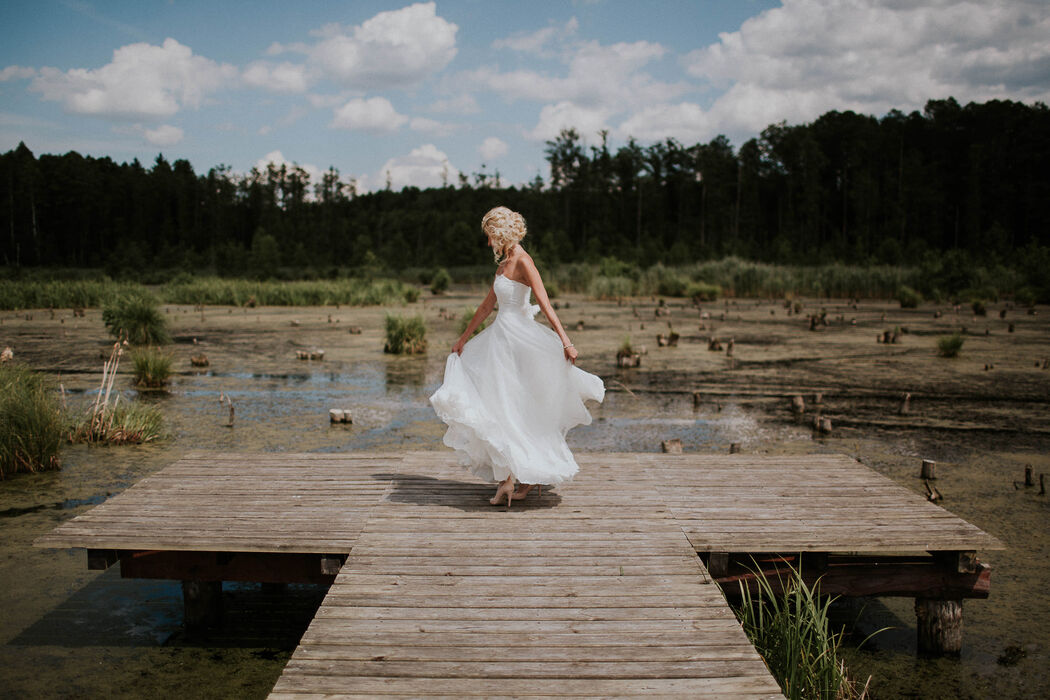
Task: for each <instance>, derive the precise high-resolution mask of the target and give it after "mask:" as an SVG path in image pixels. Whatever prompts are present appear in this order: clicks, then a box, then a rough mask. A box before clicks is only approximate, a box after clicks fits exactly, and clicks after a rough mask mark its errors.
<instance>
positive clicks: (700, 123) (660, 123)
mask: <svg viewBox="0 0 1050 700" xmlns="http://www.w3.org/2000/svg"><path fill="white" fill-rule="evenodd" d="M710 121H711V120H710V117H709V116H708V115H707V114H705V113H704V110H703V109H702V108H701V107H700V106H699V105H697V104H693V103H691V102H682V103H679V104H676V105H654V106H652V107H646V108H645V109H641V110H639V111H637V112H635V113H634V114H632V115H631V116H630V117H628V118H627V119H625V120H624V121H623V122H621V123H620V125H619V126H618V127H617V128H616V130H615V134H616V136H617V137H618V138H622V139H628V138H630V137H632V136H633V137H634V138H636V139H638V140H639V141H662V140H663V139H668V138H675V139H678V140H679V141H681V142H682V143H686V144H692V143H696V142H698V141H706V140H709V139H710V138H711V135H710V133H711V127H710Z"/></svg>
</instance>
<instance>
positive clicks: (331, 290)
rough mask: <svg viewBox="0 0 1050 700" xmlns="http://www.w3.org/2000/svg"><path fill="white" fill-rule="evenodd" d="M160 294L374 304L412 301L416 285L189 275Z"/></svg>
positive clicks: (198, 299)
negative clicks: (262, 279) (282, 280)
mask: <svg viewBox="0 0 1050 700" xmlns="http://www.w3.org/2000/svg"><path fill="white" fill-rule="evenodd" d="M161 296H162V297H163V299H164V300H165V301H167V302H169V303H172V304H193V305H198V304H207V305H213V306H246V305H259V306H331V305H335V304H342V305H345V306H375V305H388V304H399V303H402V302H406V301H407V302H413V301H415V300H416V299H417V298H418V296H419V289H418V288H417V287H415V286H413V285H410V284H405V283H404V282H400V281H398V280H392V279H376V280H372V279H359V278H352V279H339V280H300V281H291V282H279V281H273V280H270V281H264V282H260V281H254V280H242V279H221V278H219V277H196V278H194V277H191V278H179V279H177V280H175V281H173V282H172V283H170V284H168V285H166V286H165V287H164V289H163V290H162V292H161Z"/></svg>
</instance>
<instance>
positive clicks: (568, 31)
mask: <svg viewBox="0 0 1050 700" xmlns="http://www.w3.org/2000/svg"><path fill="white" fill-rule="evenodd" d="M579 28H580V23H579V21H578V20H577V19H576V18H575V17H573V18H571V19H570V20H569V21H568V22H566V23H565V24H563V25H560V26H559V25H554V24H552V25H550V26H548V27H544V28H543V29H538V30H536V31H534V32H520V33H518V34H513V35H511V36H508V37H505V38H503V39H496V40H495V41H493V42H492V48H495V49H510V50H511V51H520V52H522V53H531V54H536V55H540V56H549V55H550V52H551V49H553V48H557V46H558V44H561V43H564V42H565V41H567V40H569V39H570V38H572V37H573V36H575V35H576V30H578V29H579Z"/></svg>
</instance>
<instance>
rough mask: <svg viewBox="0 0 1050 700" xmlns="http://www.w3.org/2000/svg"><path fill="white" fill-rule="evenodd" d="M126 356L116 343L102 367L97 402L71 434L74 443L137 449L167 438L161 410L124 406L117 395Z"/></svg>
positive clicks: (121, 347) (90, 407) (77, 420)
mask: <svg viewBox="0 0 1050 700" xmlns="http://www.w3.org/2000/svg"><path fill="white" fill-rule="evenodd" d="M123 354H124V345H123V344H122V343H119V342H118V343H114V344H113V351H112V352H111V353H110V356H109V359H108V360H107V361H106V363H105V364H104V365H102V382H101V384H100V385H99V388H98V394H97V396H96V397H95V401H94V402H93V403H92V404H91V405H90V406H89V407H88V409H87V410H86V411H85V412H84V413H83V414H82V415H81V416H80V417H79V418H77V419H76V420H75V421H74V422H73V425H72V426H71V427H70V430H69V441H70V442H86V443H90V444H104V445H127V444H136V445H137V444H142V443H146V442H152V441H154V440H158V439H160V438H161V437H163V435H164V420H163V417H162V416H161V412H160V409H158V408H157V407H156V406H148V405H145V404H140V403H128V402H124V403H121V402H120V395H119V394H114V393H113V383H114V381H116V377H117V366H118V365H119V364H120V358H121V357H122V356H123ZM111 397H112V399H113V400H112V402H111V401H110V398H111Z"/></svg>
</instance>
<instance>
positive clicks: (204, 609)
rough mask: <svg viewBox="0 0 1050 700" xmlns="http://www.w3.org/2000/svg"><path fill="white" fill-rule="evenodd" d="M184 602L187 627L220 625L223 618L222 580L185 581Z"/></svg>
mask: <svg viewBox="0 0 1050 700" xmlns="http://www.w3.org/2000/svg"><path fill="white" fill-rule="evenodd" d="M182 604H183V623H184V624H185V625H186V629H188V630H200V629H204V628H206V627H214V626H216V625H218V624H219V622H220V621H221V620H222V581H183V582H182Z"/></svg>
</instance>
